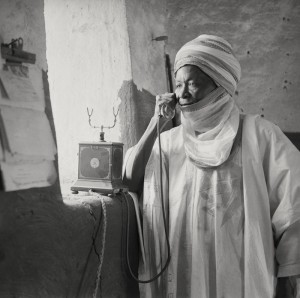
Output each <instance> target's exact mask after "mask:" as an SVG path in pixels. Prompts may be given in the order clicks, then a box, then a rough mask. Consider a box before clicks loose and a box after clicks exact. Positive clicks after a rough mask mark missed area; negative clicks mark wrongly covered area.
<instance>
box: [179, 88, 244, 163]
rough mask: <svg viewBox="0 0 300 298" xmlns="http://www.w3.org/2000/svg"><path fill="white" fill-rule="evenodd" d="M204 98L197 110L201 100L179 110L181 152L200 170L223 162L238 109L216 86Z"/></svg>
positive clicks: (232, 140) (228, 96)
mask: <svg viewBox="0 0 300 298" xmlns="http://www.w3.org/2000/svg"><path fill="white" fill-rule="evenodd" d="M208 96H209V97H211V99H210V100H209V103H208V104H207V105H206V106H204V107H201V108H198V107H199V106H200V105H201V101H199V102H197V103H195V104H192V105H190V106H184V107H181V113H182V117H181V119H182V120H181V121H182V126H183V139H184V149H185V153H186V155H187V156H188V157H189V159H190V160H191V161H192V162H193V163H194V164H195V165H197V166H200V167H215V166H218V165H220V164H222V163H223V162H224V161H226V160H227V158H228V157H229V155H230V151H231V148H232V145H233V142H234V139H235V136H236V134H237V131H238V127H239V118H240V116H239V115H240V112H239V109H238V107H237V106H236V104H235V103H234V100H233V99H232V98H231V96H230V95H229V94H228V93H227V92H226V90H225V89H224V88H223V87H218V88H217V89H215V90H214V91H212V92H211V93H210V94H209V95H208Z"/></svg>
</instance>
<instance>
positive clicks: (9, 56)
mask: <svg viewBox="0 0 300 298" xmlns="http://www.w3.org/2000/svg"><path fill="white" fill-rule="evenodd" d="M1 56H2V58H3V59H5V60H6V64H12V63H13V64H22V63H30V64H34V63H35V60H36V55H35V54H32V53H29V52H25V51H23V38H22V37H19V38H17V39H12V41H11V43H9V44H5V43H2V44H1Z"/></svg>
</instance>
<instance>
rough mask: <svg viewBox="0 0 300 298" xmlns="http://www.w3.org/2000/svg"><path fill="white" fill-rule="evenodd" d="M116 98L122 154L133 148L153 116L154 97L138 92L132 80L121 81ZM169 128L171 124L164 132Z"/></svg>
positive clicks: (148, 93)
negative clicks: (118, 99)
mask: <svg viewBox="0 0 300 298" xmlns="http://www.w3.org/2000/svg"><path fill="white" fill-rule="evenodd" d="M118 97H119V98H120V99H121V105H120V126H121V141H122V142H123V143H124V153H125V152H126V151H127V149H128V148H130V147H132V146H134V145H135V144H136V143H137V142H138V141H139V139H140V138H141V136H142V135H143V133H144V131H145V130H146V128H147V126H148V124H149V122H150V119H151V118H152V116H153V114H154V109H155V95H153V94H152V93H150V92H149V91H147V90H145V89H142V90H138V88H137V85H136V84H135V83H134V82H133V80H129V81H123V84H122V86H121V88H120V90H119V93H118ZM170 128H171V122H170V124H169V125H167V126H166V127H165V128H164V130H167V129H170Z"/></svg>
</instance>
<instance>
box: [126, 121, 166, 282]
mask: <svg viewBox="0 0 300 298" xmlns="http://www.w3.org/2000/svg"><path fill="white" fill-rule="evenodd" d="M159 117H162V116H159ZM156 127H157V138H158V147H159V180H160V199H161V206H162V214H163V222H164V231H165V236H166V242H167V250H168V257H167V260H166V263H165V265H164V267H163V268H162V270H161V271H160V272H159V273H158V274H157V275H155V276H154V277H152V278H150V279H148V280H141V279H138V278H137V277H136V276H135V275H134V273H133V272H132V269H131V267H130V262H129V218H130V217H129V216H130V211H129V205H128V201H127V197H126V195H124V198H125V202H126V207H127V232H126V234H127V235H126V262H127V266H128V269H129V272H130V275H131V276H132V278H133V279H134V280H135V281H137V282H138V283H150V282H153V281H154V280H156V279H158V278H159V277H160V276H161V275H162V274H163V273H164V272H165V270H166V269H167V268H168V266H169V264H170V261H171V249H170V242H169V232H168V230H167V221H166V212H165V207H164V198H163V186H162V184H163V183H162V156H161V141H160V125H159V120H158V121H157V125H156Z"/></svg>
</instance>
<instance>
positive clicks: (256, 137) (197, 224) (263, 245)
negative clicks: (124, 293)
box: [140, 116, 300, 298]
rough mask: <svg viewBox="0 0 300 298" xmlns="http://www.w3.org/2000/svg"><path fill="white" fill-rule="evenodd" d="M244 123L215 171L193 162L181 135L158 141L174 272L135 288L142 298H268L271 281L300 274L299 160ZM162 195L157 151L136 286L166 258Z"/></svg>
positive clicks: (264, 128) (148, 179)
mask: <svg viewBox="0 0 300 298" xmlns="http://www.w3.org/2000/svg"><path fill="white" fill-rule="evenodd" d="M243 122H244V124H243V132H242V142H241V150H239V149H237V150H236V154H235V156H234V157H233V158H232V160H229V161H228V162H226V163H225V164H223V165H221V166H220V167H217V168H215V169H199V168H197V167H196V166H194V165H193V164H192V163H191V162H190V161H189V159H188V158H187V157H186V155H185V151H184V147H183V139H182V127H181V126H179V127H177V128H174V129H171V130H169V131H167V132H164V133H163V134H162V135H161V143H162V156H163V192H164V203H165V209H166V215H167V225H168V227H167V228H168V230H169V239H170V244H171V263H170V265H169V267H168V269H167V271H166V272H165V273H164V274H163V275H162V277H161V278H159V279H158V280H156V281H154V282H152V283H150V284H141V286H140V291H141V297H155V298H158V297H168V298H173V297H174V298H175V297H184V298H188V297H201V298H240V297H244V298H272V297H274V295H275V290H276V277H277V276H289V275H295V274H299V273H300V246H299V244H300V239H299V222H300V153H299V151H298V150H297V149H296V148H295V147H294V146H293V145H292V144H291V143H290V141H289V140H288V139H287V138H286V137H285V136H284V134H283V133H282V132H281V131H280V129H279V128H278V127H277V126H275V125H273V124H272V123H270V122H268V121H266V120H264V119H262V118H260V117H259V116H246V117H245V119H244V121H243ZM207 177H209V178H207ZM159 185H160V183H159V158H158V146H157V143H156V144H155V146H154V148H153V150H152V153H151V156H150V159H149V162H148V164H147V167H146V172H145V181H144V198H143V236H144V247H145V255H146V264H144V263H143V262H140V279H149V278H151V277H153V276H154V275H156V274H157V273H158V272H159V271H160V270H161V268H162V267H163V266H164V264H165V261H166V258H167V253H166V239H165V233H164V225H163V218H162V209H161V201H160V192H159ZM222 185H223V186H222ZM275 243H276V245H275Z"/></svg>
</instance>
